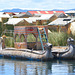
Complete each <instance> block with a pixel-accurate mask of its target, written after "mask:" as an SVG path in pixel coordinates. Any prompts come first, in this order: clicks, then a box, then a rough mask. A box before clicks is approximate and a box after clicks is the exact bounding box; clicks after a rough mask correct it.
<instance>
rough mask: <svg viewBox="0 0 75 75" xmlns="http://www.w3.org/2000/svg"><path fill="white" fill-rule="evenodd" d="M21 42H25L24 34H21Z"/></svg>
mask: <svg viewBox="0 0 75 75" xmlns="http://www.w3.org/2000/svg"><path fill="white" fill-rule="evenodd" d="M21 42H25V36H24V34H21Z"/></svg>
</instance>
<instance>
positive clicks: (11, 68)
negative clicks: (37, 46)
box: [0, 58, 75, 75]
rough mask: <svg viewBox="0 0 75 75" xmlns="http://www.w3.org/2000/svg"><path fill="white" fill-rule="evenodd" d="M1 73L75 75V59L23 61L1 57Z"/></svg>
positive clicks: (14, 74) (13, 74) (10, 74)
mask: <svg viewBox="0 0 75 75" xmlns="http://www.w3.org/2000/svg"><path fill="white" fill-rule="evenodd" d="M0 75H75V61H74V60H68V61H59V60H53V61H49V62H36V61H23V60H22V61H21V60H11V59H2V58H0Z"/></svg>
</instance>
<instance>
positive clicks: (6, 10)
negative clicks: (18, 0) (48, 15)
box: [0, 9, 75, 12]
mask: <svg viewBox="0 0 75 75" xmlns="http://www.w3.org/2000/svg"><path fill="white" fill-rule="evenodd" d="M69 10H75V9H68V10H61V9H53V10H50V11H64V12H65V11H69ZM27 11H41V10H27V9H24V10H23V9H4V10H2V11H0V12H27ZM44 11H47V10H44ZM48 11H49V10H48Z"/></svg>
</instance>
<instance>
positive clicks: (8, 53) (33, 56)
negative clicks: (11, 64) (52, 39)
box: [0, 43, 53, 61]
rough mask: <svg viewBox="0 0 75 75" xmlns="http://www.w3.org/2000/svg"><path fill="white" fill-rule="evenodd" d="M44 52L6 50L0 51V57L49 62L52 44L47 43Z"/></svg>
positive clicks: (51, 57)
mask: <svg viewBox="0 0 75 75" xmlns="http://www.w3.org/2000/svg"><path fill="white" fill-rule="evenodd" d="M45 47H46V50H44V51H41V50H40V51H35V50H30V49H12V48H6V49H2V50H0V56H2V57H5V58H7V57H8V58H14V59H15V58H16V59H17V58H18V59H27V60H37V61H40V60H50V59H53V55H52V53H51V49H52V44H50V43H47V44H46V45H45Z"/></svg>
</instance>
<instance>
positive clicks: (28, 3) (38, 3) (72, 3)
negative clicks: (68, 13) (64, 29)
mask: <svg viewBox="0 0 75 75" xmlns="http://www.w3.org/2000/svg"><path fill="white" fill-rule="evenodd" d="M12 8H21V9H41V10H42V9H45V10H52V9H73V8H75V0H0V10H2V9H12Z"/></svg>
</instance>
